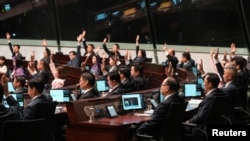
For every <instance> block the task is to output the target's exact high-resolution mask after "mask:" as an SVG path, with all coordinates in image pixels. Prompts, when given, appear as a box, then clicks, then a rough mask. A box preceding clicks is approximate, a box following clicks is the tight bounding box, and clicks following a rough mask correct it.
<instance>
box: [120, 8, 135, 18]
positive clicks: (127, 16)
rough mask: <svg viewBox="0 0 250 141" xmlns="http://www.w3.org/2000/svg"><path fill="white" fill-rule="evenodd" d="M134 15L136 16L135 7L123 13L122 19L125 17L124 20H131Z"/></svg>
mask: <svg viewBox="0 0 250 141" xmlns="http://www.w3.org/2000/svg"><path fill="white" fill-rule="evenodd" d="M135 14H136V8H135V7H133V8H129V9H127V10H124V11H123V17H126V18H129V17H131V18H133V17H134V16H135Z"/></svg>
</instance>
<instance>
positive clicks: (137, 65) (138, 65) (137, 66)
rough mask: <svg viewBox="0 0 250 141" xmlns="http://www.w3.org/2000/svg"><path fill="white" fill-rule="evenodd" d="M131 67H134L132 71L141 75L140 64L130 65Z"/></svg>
mask: <svg viewBox="0 0 250 141" xmlns="http://www.w3.org/2000/svg"><path fill="white" fill-rule="evenodd" d="M133 66H134V69H135V71H136V72H138V71H139V73H140V74H141V75H143V67H142V65H141V64H139V63H133V64H132V65H131V67H133Z"/></svg>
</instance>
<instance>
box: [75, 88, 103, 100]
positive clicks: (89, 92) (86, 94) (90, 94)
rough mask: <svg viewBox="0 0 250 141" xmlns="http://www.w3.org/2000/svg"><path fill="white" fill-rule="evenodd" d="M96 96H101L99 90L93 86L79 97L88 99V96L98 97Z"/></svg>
mask: <svg viewBox="0 0 250 141" xmlns="http://www.w3.org/2000/svg"><path fill="white" fill-rule="evenodd" d="M96 97H99V92H98V91H97V90H96V89H94V88H92V89H91V90H89V91H88V92H86V93H84V94H81V95H78V96H77V99H87V98H96Z"/></svg>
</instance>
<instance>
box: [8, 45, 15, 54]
mask: <svg viewBox="0 0 250 141" xmlns="http://www.w3.org/2000/svg"><path fill="white" fill-rule="evenodd" d="M8 45H9V48H10V52H11V54H12V55H13V56H15V54H14V52H13V48H12V44H11V42H9V43H8Z"/></svg>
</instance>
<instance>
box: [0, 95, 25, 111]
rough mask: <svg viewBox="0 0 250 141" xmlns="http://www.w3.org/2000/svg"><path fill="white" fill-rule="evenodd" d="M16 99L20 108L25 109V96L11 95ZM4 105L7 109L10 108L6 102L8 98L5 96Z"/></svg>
mask: <svg viewBox="0 0 250 141" xmlns="http://www.w3.org/2000/svg"><path fill="white" fill-rule="evenodd" d="M11 95H12V96H13V97H14V99H15V100H16V101H17V102H18V103H19V105H20V107H24V98H23V94H22V93H16V94H11ZM3 105H4V106H5V107H6V108H9V105H8V103H7V101H6V97H5V96H4V97H3Z"/></svg>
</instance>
